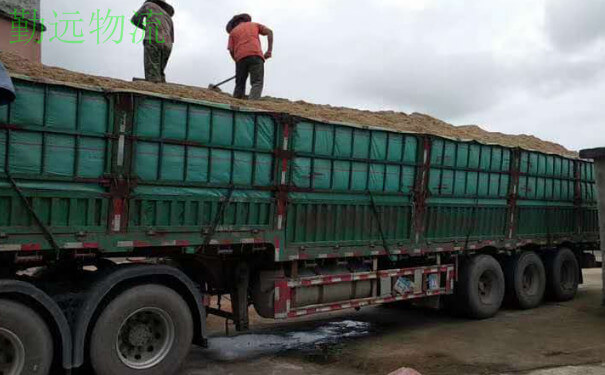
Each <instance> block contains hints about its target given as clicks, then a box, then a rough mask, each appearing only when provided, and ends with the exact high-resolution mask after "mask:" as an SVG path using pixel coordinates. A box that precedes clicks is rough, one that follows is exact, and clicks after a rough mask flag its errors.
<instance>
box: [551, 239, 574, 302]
mask: <svg viewBox="0 0 605 375" xmlns="http://www.w3.org/2000/svg"><path fill="white" fill-rule="evenodd" d="M546 280H547V281H546V285H547V287H546V290H547V292H548V297H549V298H551V299H553V300H555V301H559V302H564V301H570V300H572V299H574V297H575V296H576V293H577V292H578V284H579V283H580V266H579V264H578V259H577V258H576V256H575V254H574V253H573V252H572V251H571V250H569V249H566V248H562V249H560V250H559V251H557V253H556V254H553V255H550V256H548V257H547V258H546Z"/></svg>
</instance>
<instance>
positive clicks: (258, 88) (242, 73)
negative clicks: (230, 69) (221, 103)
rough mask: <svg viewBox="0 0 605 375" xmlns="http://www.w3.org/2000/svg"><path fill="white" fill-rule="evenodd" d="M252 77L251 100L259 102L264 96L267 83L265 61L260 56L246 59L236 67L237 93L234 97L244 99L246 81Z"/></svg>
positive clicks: (235, 92)
mask: <svg viewBox="0 0 605 375" xmlns="http://www.w3.org/2000/svg"><path fill="white" fill-rule="evenodd" d="M248 76H250V84H251V85H252V89H251V90H250V97H249V99H250V100H258V99H260V98H261V96H262V94H263V85H264V82H265V60H263V59H262V58H261V57H259V56H250V57H246V58H245V59H242V60H240V61H238V62H237V64H236V65H235V91H234V92H233V96H234V97H236V98H238V99H243V98H244V96H245V95H246V81H247V80H248Z"/></svg>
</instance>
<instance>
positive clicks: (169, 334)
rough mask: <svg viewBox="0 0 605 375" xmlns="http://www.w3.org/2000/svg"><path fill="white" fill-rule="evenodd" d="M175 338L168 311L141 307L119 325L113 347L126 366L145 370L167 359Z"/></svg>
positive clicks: (172, 323)
mask: <svg viewBox="0 0 605 375" xmlns="http://www.w3.org/2000/svg"><path fill="white" fill-rule="evenodd" d="M174 338H175V327H174V322H173V320H172V318H171V317H170V315H169V314H168V313H167V312H165V311H164V310H161V309H158V308H151V307H149V308H143V309H140V310H137V311H135V312H134V313H132V314H131V315H130V316H129V317H128V318H127V319H126V320H125V321H124V323H123V324H122V326H121V327H120V330H119V332H118V337H117V340H116V350H117V352H118V356H119V357H120V360H121V361H122V363H124V364H125V365H126V366H128V367H130V368H132V369H137V370H143V369H148V368H151V367H154V366H155V365H157V364H158V363H160V362H161V361H162V360H164V358H166V356H167V355H168V353H169V352H170V349H171V348H172V345H173V343H174Z"/></svg>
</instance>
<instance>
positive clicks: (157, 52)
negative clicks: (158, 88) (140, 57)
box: [144, 41, 172, 83]
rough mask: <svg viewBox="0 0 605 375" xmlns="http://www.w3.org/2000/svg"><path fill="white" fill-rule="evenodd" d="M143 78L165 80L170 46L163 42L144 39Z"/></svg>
mask: <svg viewBox="0 0 605 375" xmlns="http://www.w3.org/2000/svg"><path fill="white" fill-rule="evenodd" d="M144 44H145V80H146V81H150V82H156V83H164V82H166V74H165V73H164V71H165V70H166V65H168V59H169V58H170V53H171V52H172V48H171V47H168V46H167V45H166V44H164V43H153V42H148V41H145V43H144Z"/></svg>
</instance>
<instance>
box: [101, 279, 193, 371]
mask: <svg viewBox="0 0 605 375" xmlns="http://www.w3.org/2000/svg"><path fill="white" fill-rule="evenodd" d="M192 339H193V319H192V317H191V312H190V309H189V306H188V305H187V303H186V302H185V301H184V300H183V298H182V297H181V296H180V295H179V294H178V293H176V292H175V291H174V290H172V289H170V288H167V287H165V286H161V285H155V284H149V285H141V286H136V287H133V288H131V289H128V290H127V291H125V292H123V293H122V294H120V295H119V296H118V297H116V298H115V299H114V300H113V301H111V302H110V303H109V305H108V306H107V307H106V308H105V309H104V310H103V312H102V313H101V315H100V316H99V319H98V320H97V322H96V323H95V327H94V329H93V332H92V335H91V338H90V361H91V364H92V367H93V369H94V370H95V372H96V374H98V375H133V374H137V375H163V374H173V373H175V372H176V371H178V369H179V367H180V366H181V364H182V362H183V360H184V359H185V356H187V354H188V353H189V349H190V347H191V341H192Z"/></svg>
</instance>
